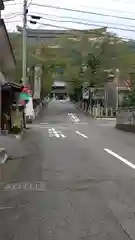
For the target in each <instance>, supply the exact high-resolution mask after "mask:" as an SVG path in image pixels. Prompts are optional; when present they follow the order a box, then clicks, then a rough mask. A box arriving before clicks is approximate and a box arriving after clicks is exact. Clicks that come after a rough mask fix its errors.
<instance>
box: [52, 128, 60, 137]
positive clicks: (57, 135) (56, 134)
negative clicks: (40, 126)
mask: <svg viewBox="0 0 135 240" xmlns="http://www.w3.org/2000/svg"><path fill="white" fill-rule="evenodd" d="M52 131H53V132H54V135H55V136H56V137H57V138H60V135H59V134H58V132H57V131H56V130H55V129H54V128H52Z"/></svg>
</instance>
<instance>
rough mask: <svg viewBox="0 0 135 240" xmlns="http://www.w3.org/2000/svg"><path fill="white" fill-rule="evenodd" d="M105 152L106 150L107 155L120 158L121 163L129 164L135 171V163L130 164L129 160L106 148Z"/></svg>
mask: <svg viewBox="0 0 135 240" xmlns="http://www.w3.org/2000/svg"><path fill="white" fill-rule="evenodd" d="M104 150H105V151H106V152H107V153H109V154H111V155H112V156H114V157H116V158H118V159H119V160H120V161H121V162H123V163H125V164H127V165H128V166H129V167H131V168H133V169H135V165H134V164H133V163H131V162H129V161H128V160H126V159H125V158H123V157H121V156H120V155H118V154H117V153H115V152H113V151H111V150H110V149H107V148H104Z"/></svg>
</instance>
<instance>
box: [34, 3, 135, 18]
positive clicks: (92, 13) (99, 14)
mask: <svg viewBox="0 0 135 240" xmlns="http://www.w3.org/2000/svg"><path fill="white" fill-rule="evenodd" d="M32 5H33V6H38V7H45V8H53V9H58V10H64V11H70V12H77V13H84V14H91V15H98V16H104V17H112V18H118V19H125V20H132V21H135V18H130V17H122V16H117V15H109V14H104V13H94V12H90V11H83V10H79V9H71V8H64V7H59V6H52V5H42V4H37V3H32Z"/></svg>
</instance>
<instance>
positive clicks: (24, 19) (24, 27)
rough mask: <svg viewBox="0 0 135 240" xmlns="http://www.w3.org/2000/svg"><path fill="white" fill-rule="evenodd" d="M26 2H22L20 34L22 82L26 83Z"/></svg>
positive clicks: (25, 0)
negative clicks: (21, 30)
mask: <svg viewBox="0 0 135 240" xmlns="http://www.w3.org/2000/svg"><path fill="white" fill-rule="evenodd" d="M27 12H28V9H27V0H24V2H23V33H22V81H23V84H25V83H26V81H27V74H26V72H27V30H26V27H27Z"/></svg>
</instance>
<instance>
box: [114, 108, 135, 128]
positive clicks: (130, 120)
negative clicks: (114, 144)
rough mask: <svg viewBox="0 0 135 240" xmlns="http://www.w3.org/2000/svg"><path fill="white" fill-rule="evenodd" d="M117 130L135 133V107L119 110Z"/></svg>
mask: <svg viewBox="0 0 135 240" xmlns="http://www.w3.org/2000/svg"><path fill="white" fill-rule="evenodd" d="M116 128H118V129H121V130H124V131H128V132H135V107H132V108H123V109H118V110H117V113H116Z"/></svg>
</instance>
